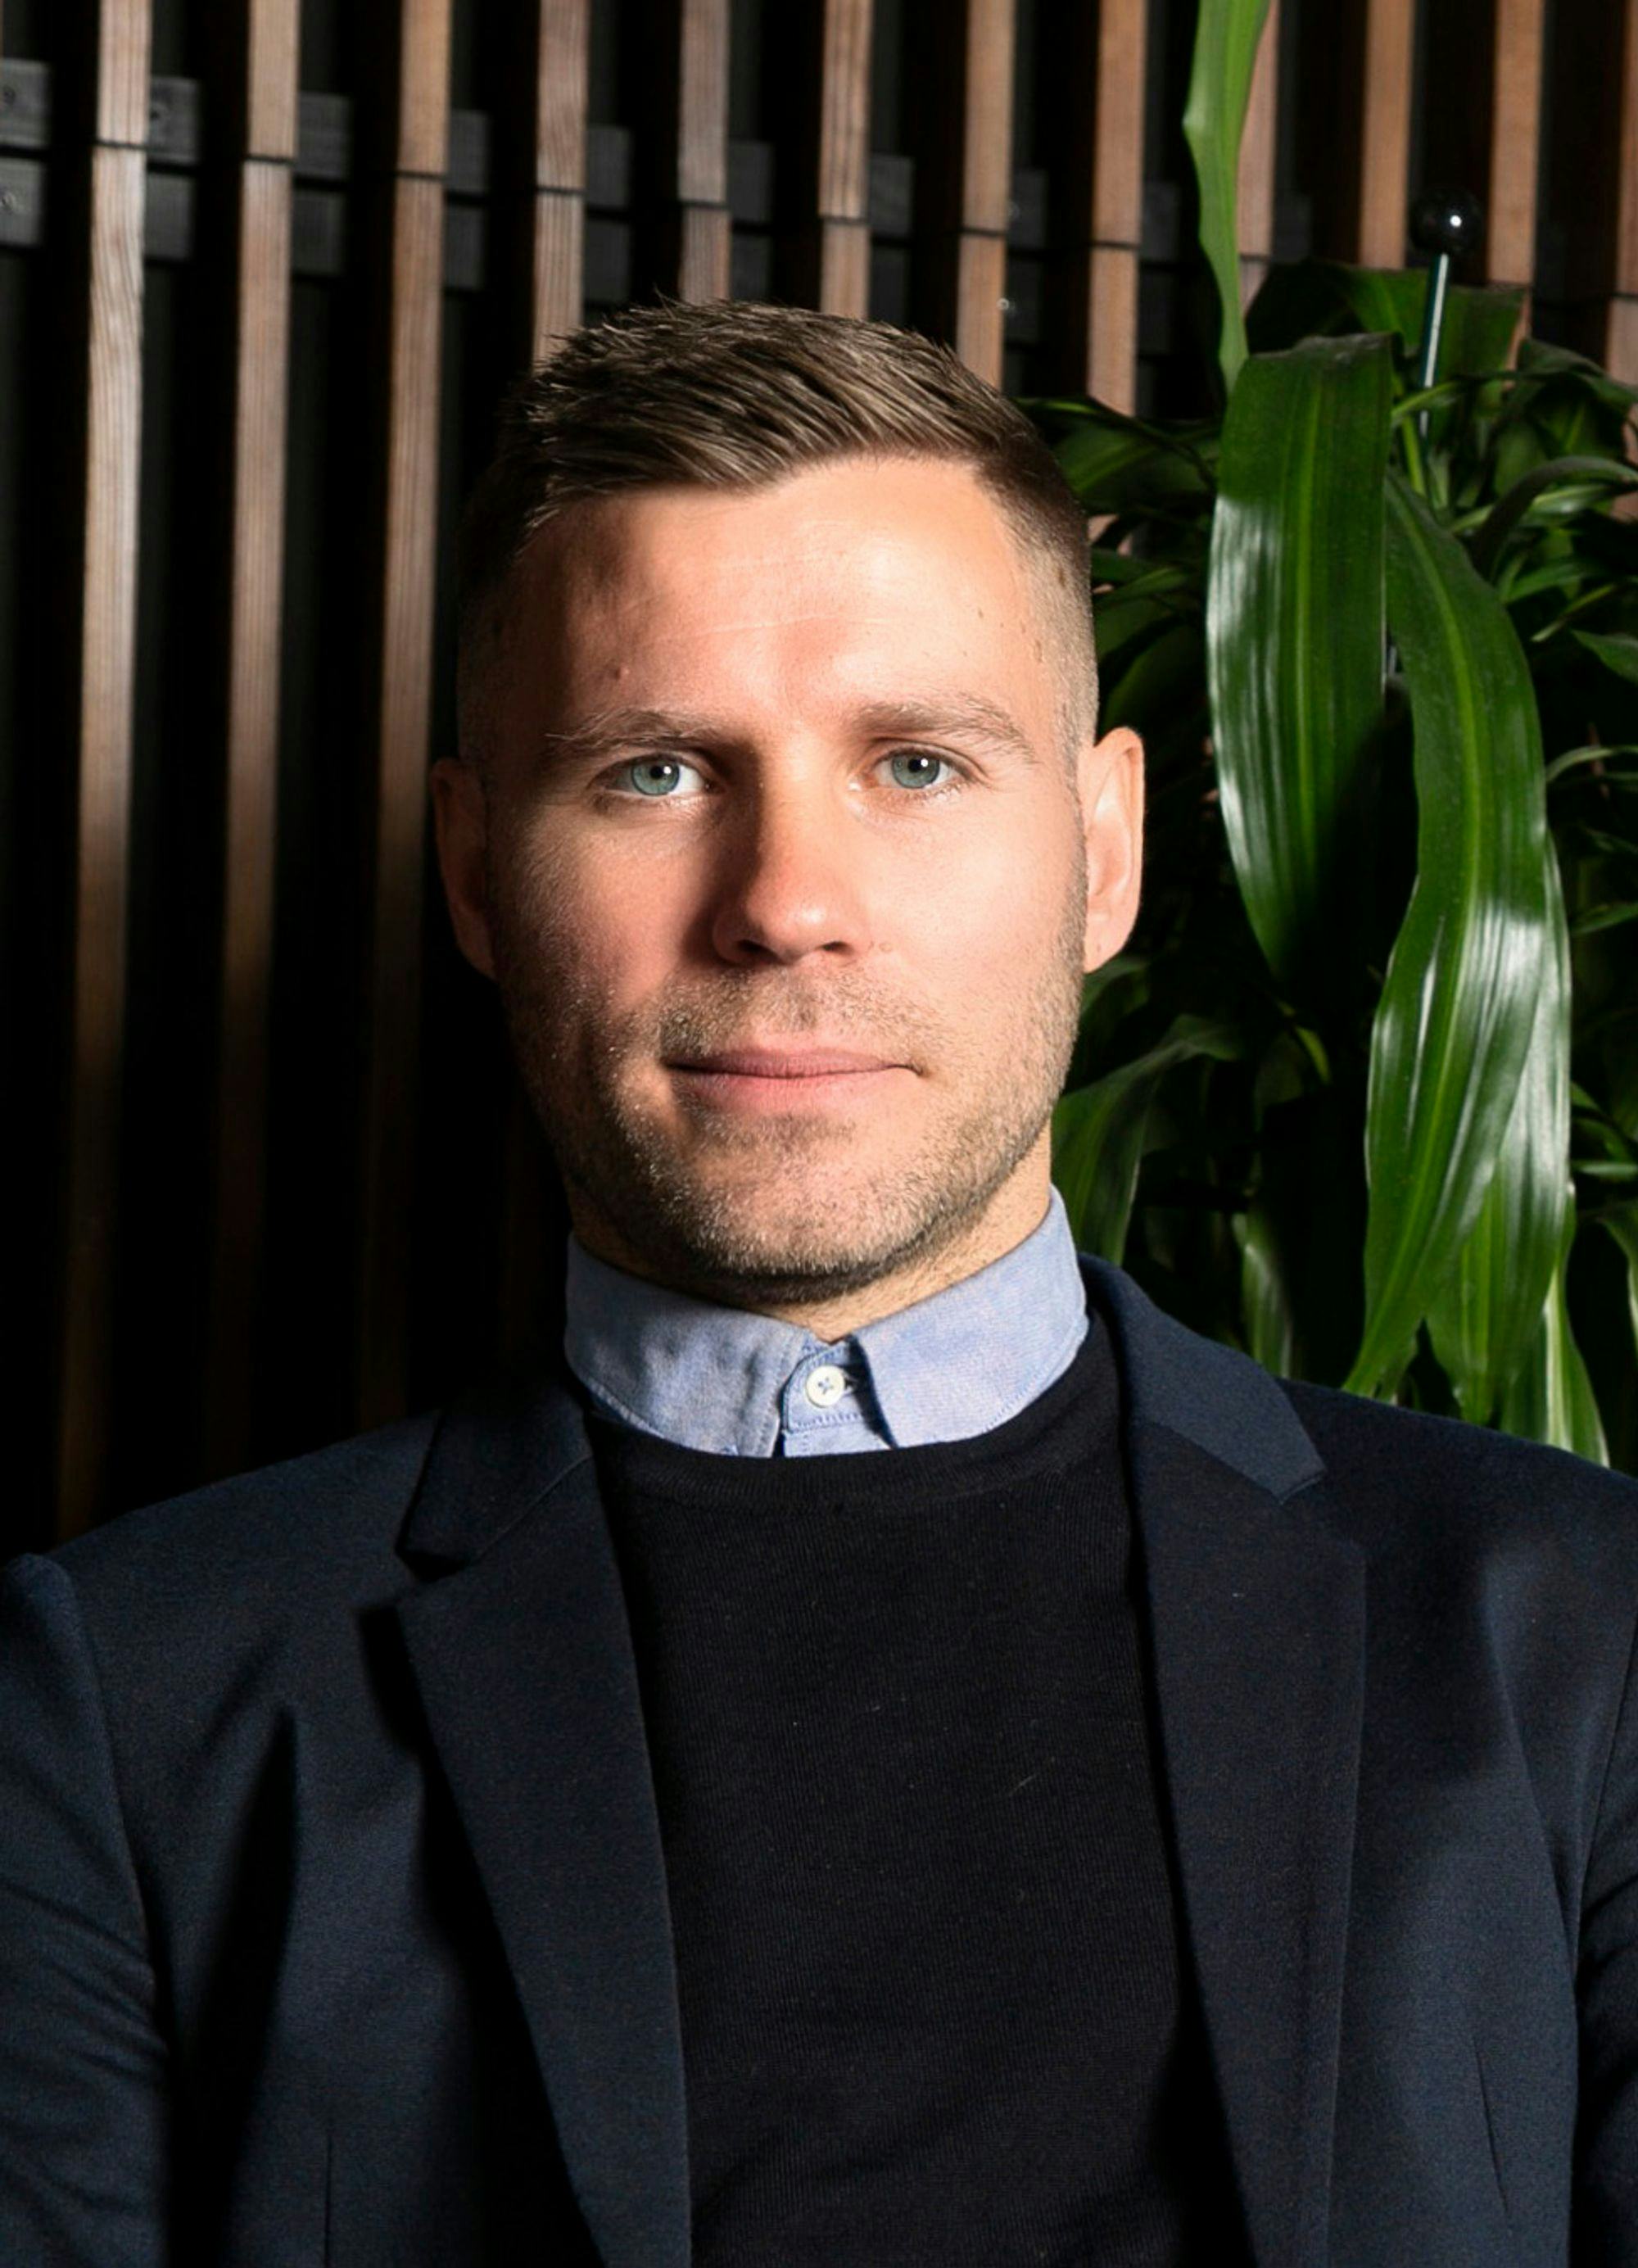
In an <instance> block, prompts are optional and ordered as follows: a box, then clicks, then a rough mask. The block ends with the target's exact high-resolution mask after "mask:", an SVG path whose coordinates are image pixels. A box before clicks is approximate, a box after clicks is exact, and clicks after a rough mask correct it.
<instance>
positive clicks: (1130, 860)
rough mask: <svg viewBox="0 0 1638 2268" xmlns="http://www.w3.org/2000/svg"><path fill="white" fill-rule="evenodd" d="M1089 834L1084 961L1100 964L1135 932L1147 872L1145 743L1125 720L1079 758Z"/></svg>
mask: <svg viewBox="0 0 1638 2268" xmlns="http://www.w3.org/2000/svg"><path fill="white" fill-rule="evenodd" d="M1076 781H1077V784H1078V787H1079V792H1080V801H1081V821H1082V826H1083V829H1084V832H1085V839H1086V949H1085V957H1084V961H1083V966H1084V967H1085V968H1086V969H1087V970H1088V971H1089V972H1090V971H1091V970H1092V969H1094V968H1102V966H1103V964H1104V962H1105V961H1113V958H1114V956H1115V954H1117V953H1119V952H1120V948H1121V946H1123V945H1124V944H1125V943H1126V941H1127V939H1128V937H1130V935H1131V934H1132V924H1133V923H1134V922H1135V920H1136V919H1137V900H1138V891H1139V888H1140V887H1141V885H1142V873H1143V743H1142V741H1141V740H1139V739H1138V737H1137V734H1136V733H1134V732H1132V731H1130V730H1129V729H1128V727H1127V726H1126V725H1118V726H1117V727H1116V728H1115V730H1114V731H1113V733H1105V735H1104V737H1103V739H1102V740H1096V741H1091V742H1089V743H1088V744H1087V746H1086V747H1083V749H1082V750H1081V753H1080V755H1079V757H1078V759H1077V760H1076Z"/></svg>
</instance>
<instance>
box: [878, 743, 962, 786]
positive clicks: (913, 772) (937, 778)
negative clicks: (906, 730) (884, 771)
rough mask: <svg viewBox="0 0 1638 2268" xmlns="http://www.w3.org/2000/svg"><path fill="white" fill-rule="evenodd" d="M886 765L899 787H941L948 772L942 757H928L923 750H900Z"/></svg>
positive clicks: (890, 757)
mask: <svg viewBox="0 0 1638 2268" xmlns="http://www.w3.org/2000/svg"><path fill="white" fill-rule="evenodd" d="M887 764H888V769H889V770H891V772H892V776H893V780H894V784H896V785H897V786H899V787H909V788H926V787H943V785H944V776H945V774H946V773H947V772H948V771H949V770H950V767H949V765H948V763H947V762H945V760H944V757H943V756H932V755H928V753H927V751H926V750H925V749H924V748H900V751H899V753H898V755H895V756H889V757H888V759H887Z"/></svg>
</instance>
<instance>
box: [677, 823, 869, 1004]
mask: <svg viewBox="0 0 1638 2268" xmlns="http://www.w3.org/2000/svg"><path fill="white" fill-rule="evenodd" d="M859 838H860V829H859V827H858V824H857V822H856V821H855V820H854V819H852V818H851V817H850V816H849V814H848V812H847V811H846V810H845V809H843V808H841V807H840V806H839V800H838V799H837V797H836V795H835V794H834V791H832V790H830V789H829V788H828V787H827V786H824V785H821V784H818V783H814V784H784V785H782V786H781V787H779V788H777V789H764V790H763V792H761V793H760V794H759V795H758V796H757V797H756V798H755V799H754V801H753V802H752V803H749V804H748V806H747V808H746V814H745V817H744V821H743V823H742V824H741V825H740V826H739V827H738V828H735V829H734V830H733V832H732V833H731V835H727V836H724V839H723V843H722V854H723V859H722V865H721V868H720V870H719V872H718V875H717V878H716V902H715V904H714V906H713V908H712V918H711V942H712V944H713V946H714V947H715V949H716V953H717V954H718V955H719V956H720V957H721V958H722V959H723V960H724V961H729V962H731V963H732V964H733V965H734V966H736V967H738V968H755V967H757V966H759V965H773V964H775V963H777V964H780V965H790V964H793V963H795V962H797V961H804V960H805V959H806V958H807V957H808V955H809V954H817V953H822V954H829V955H832V956H834V957H837V958H843V959H856V958H857V957H858V956H859V955H861V954H863V953H866V952H868V950H869V949H870V943H871V924H870V912H869V905H868V894H867V889H866V880H867V878H866V874H865V872H864V853H865V849H866V846H865V845H864V843H863V842H862V841H861V840H860V839H859Z"/></svg>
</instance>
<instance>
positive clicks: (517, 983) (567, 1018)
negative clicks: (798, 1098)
mask: <svg viewBox="0 0 1638 2268" xmlns="http://www.w3.org/2000/svg"><path fill="white" fill-rule="evenodd" d="M1077 847H1078V846H1077ZM496 879H497V880H498V879H499V878H498V877H497V878H496ZM1085 894H1086V880H1085V866H1084V863H1083V860H1079V859H1077V861H1076V869H1075V872H1074V873H1073V874H1072V876H1071V878H1070V886H1069V889H1068V890H1067V892H1066V895H1065V900H1064V903H1063V906H1062V908H1061V914H1060V918H1059V921H1058V923H1057V925H1056V928H1055V930H1054V936H1053V939H1052V950H1051V954H1050V955H1049V957H1048V958H1047V959H1046V960H1044V961H1041V962H1040V963H1039V964H1038V965H1037V967H1036V968H1035V969H1034V970H1033V972H1032V976H1031V981H1030V982H1029V983H1027V986H1026V987H1025V990H1023V991H1022V993H1021V994H1020V996H1019V1005H1018V1011H1017V1015H1016V1016H1015V1017H1013V1018H1011V1019H1010V1020H1009V1023H1008V1025H1007V1027H1005V1029H1004V1030H1003V1031H1000V1032H997V1031H995V1030H993V1029H988V1030H986V1031H984V1032H983V1033H981V1034H978V1035H973V1034H966V1035H964V1034H962V1033H961V1032H960V1031H959V1029H955V1028H952V1027H951V1026H950V1024H949V1023H948V1022H947V1020H944V1018H942V1017H940V1016H937V1015H936V1014H934V1013H930V1012H929V1010H928V1009H927V1008H926V1007H925V1005H923V1004H922V1003H920V1002H917V1001H914V1000H907V999H905V998H902V997H898V996H897V995H894V994H892V993H891V992H890V990H889V988H888V986H887V985H886V984H885V983H884V981H883V979H882V977H881V976H879V975H878V974H875V973H871V972H868V971H867V972H849V973H845V974H840V973H831V974H827V975H826V976H822V977H820V978H814V977H812V976H798V975H797V974H796V973H794V972H792V971H790V970H786V969H780V968H724V969H723V970H722V971H721V973H720V974H718V975H716V976H701V978H698V979H696V980H694V982H693V983H691V984H690V985H689V987H688V990H687V993H686V994H685V993H684V992H683V990H682V989H681V987H680V986H679V987H678V988H677V989H675V990H673V991H672V993H670V994H669V995H668V996H667V997H666V998H665V1000H664V1001H662V1002H660V1003H658V1004H657V1005H646V1006H644V1007H642V1008H639V1009H637V1010H635V1011H631V1012H628V1013H625V1014H623V1015H616V1014H613V1013H611V1012H610V1011H609V1010H608V1008H607V1006H606V1004H605V1003H604V1002H603V1000H602V999H601V998H600V997H599V991H598V988H597V986H596V984H595V983H594V982H593V981H592V980H591V977H590V976H588V973H587V971H586V969H585V968H584V961H582V960H581V959H580V957H579V956H578V955H577V953H576V950H575V941H574V937H573V934H572V931H570V930H569V929H568V928H567V927H564V926H562V925H559V924H555V923H554V922H553V921H552V919H551V917H550V911H549V907H548V905H547V903H546V902H545V900H546V895H547V894H546V893H545V892H543V891H537V892H531V893H525V894H520V895H521V896H522V899H523V902H518V903H514V902H511V901H510V898H509V895H508V894H507V893H506V892H505V890H504V889H497V890H495V891H494V892H493V893H492V895H491V909H492V916H491V918H492V936H493V939H494V943H495V948H496V953H495V960H496V981H497V983H498V987H499V990H500V995H501V1001H502V1005H503V1011H504V1013H505V1017H506V1022H507V1027H508V1030H509V1033H510V1038H511V1044H512V1049H513V1053H514V1055H515V1057H516V1059H517V1063H518V1071H519V1074H520V1076H521V1078H522V1079H523V1083H524V1087H525V1093H526V1094H527V1095H528V1097H529V1100H530V1102H531V1104H532V1105H533V1109H534V1111H535V1114H536V1116H537V1117H538V1118H539V1120H540V1125H541V1128H542V1130H543V1131H544V1133H545V1135H546V1138H547V1143H548V1145H550V1147H551V1150H552V1152H553V1154H554V1156H555V1160H556V1162H557V1166H558V1169H559V1171H560V1172H561V1174H562V1177H563V1181H564V1183H565V1186H566V1188H567V1189H568V1192H569V1201H570V1204H571V1208H572V1209H573V1211H574V1212H575V1214H576V1218H577V1221H578V1222H579V1223H580V1225H581V1227H582V1233H583V1234H586V1233H588V1231H589V1232H590V1235H589V1236H588V1241H592V1240H593V1239H595V1241H597V1242H598V1244H599V1246H601V1247H602V1248H604V1249H605V1256H610V1257H621V1256H623V1257H626V1258H627V1259H628V1260H631V1259H635V1260H636V1261H637V1262H638V1263H640V1265H641V1270H642V1272H643V1273H644V1274H646V1275H649V1276H650V1277H652V1278H654V1279H655V1280H657V1281H658V1282H661V1283H664V1284H666V1285H671V1286H672V1287H673V1288H676V1289H679V1290H685V1291H688V1292H693V1293H694V1294H695V1295H696V1296H698V1297H701V1298H705V1299H711V1300H718V1301H721V1302H722V1303H724V1304H725V1305H729V1306H735V1307H785V1306H797V1305H799V1304H802V1303H804V1302H818V1301H822V1300H833V1299H838V1298H847V1297H849V1296H852V1295H856V1294H857V1293H859V1292H863V1291H864V1290H866V1289H868V1288H869V1287H870V1285H874V1284H877V1283H879V1282H880V1281H882V1280H883V1279H884V1278H888V1277H892V1276H898V1275H900V1274H904V1275H907V1276H910V1275H914V1274H917V1273H919V1272H920V1271H921V1270H924V1269H928V1270H930V1269H933V1268H935V1267H936V1266H937V1261H938V1258H939V1256H940V1255H941V1254H942V1253H944V1252H945V1251H946V1249H947V1248H950V1247H951V1246H954V1245H957V1244H958V1243H959V1241H960V1240H962V1239H963V1238H964V1237H966V1236H971V1235H973V1234H975V1233H977V1232H978V1230H979V1229H980V1227H981V1223H982V1220H983V1218H984V1216H985V1214H986V1213H987V1211H988V1208H989V1206H990V1205H991V1204H992V1203H993V1201H994V1200H995V1197H997V1195H998V1194H999V1192H1000V1191H1001V1190H1002V1189H1003V1187H1004V1185H1005V1184H1006V1183H1007V1182H1008V1181H1009V1180H1010V1178H1011V1176H1012V1175H1013V1174H1014V1173H1015V1172H1016V1171H1017V1168H1018V1167H1019V1166H1020V1165H1021V1164H1022V1163H1023V1161H1024V1160H1025V1158H1026V1157H1027V1156H1028V1155H1029V1153H1030V1152H1031V1151H1032V1149H1033V1148H1034V1146H1035V1145H1036V1143H1037V1142H1038V1141H1039V1138H1040V1134H1041V1131H1042V1130H1043V1128H1044V1127H1045V1126H1046V1124H1047V1121H1048V1119H1049V1117H1050V1116H1051V1114H1052V1108H1053V1105H1054V1102H1055V1101H1056V1100H1057V1097H1058V1094H1059V1092H1060V1090H1061V1086H1062V1084H1063V1079H1064V1075H1065V1073H1066V1071H1067V1070H1068V1068H1069V1057H1070V1052H1071V1050H1072V1049H1073V1046H1074V1042H1075V1034H1076V1021H1077V1019H1078V1015H1079V1010H1080V999H1081V955H1082V931H1083V914H1084V906H1085ZM530 898H533V899H534V900H535V902H534V903H533V904H530V903H529V902H528V900H529V899H530ZM1016 973H1017V979H1018V981H1019V983H1020V984H1021V985H1022V984H1024V982H1025V976H1026V974H1027V972H1026V971H1025V970H1024V969H1023V968H1019V969H1018V970H1017V972H1016ZM757 1031H760V1032H768V1031H777V1032H779V1033H780V1034H782V1035H802V1034H806V1033H822V1034H823V1035H824V1036H825V1037H826V1039H830V1040H836V1041H840V1042H851V1043H852V1044H854V1045H856V1046H857V1047H859V1048H860V1049H866V1050H868V1051H869V1052H870V1053H872V1054H874V1055H878V1056H880V1057H883V1058H884V1059H885V1060H889V1061H892V1062H894V1063H900V1064H910V1065H912V1066H913V1067H914V1069H915V1071H916V1072H917V1073H918V1075H920V1076H921V1077H923V1078H927V1079H933V1080H935V1081H936V1082H937V1088H938V1089H940V1090H942V1097H941V1100H942V1102H943V1107H942V1108H935V1109H934V1110H933V1111H930V1112H929V1113H927V1114H926V1115H925V1116H924V1118H923V1121H922V1125H921V1126H920V1128H919V1129H918V1130H917V1132H916V1135H915V1137H914V1145H913V1146H912V1147H911V1148H910V1150H909V1152H908V1154H905V1153H903V1152H901V1151H899V1150H897V1149H895V1150H894V1151H893V1152H892V1154H882V1153H881V1152H880V1150H879V1149H878V1145H877V1144H876V1143H874V1142H872V1141H870V1138H869V1137H868V1135H867V1134H866V1133H865V1132H864V1131H863V1130H862V1129H861V1128H860V1127H859V1126H858V1124H857V1122H849V1121H848V1120H847V1119H845V1118H844V1117H843V1116H841V1114H839V1113H837V1112H836V1111H834V1109H833V1110H827V1111H825V1112H823V1113H820V1112H811V1113H804V1112H797V1111H790V1112H781V1113H780V1114H779V1115H778V1116H769V1117H748V1116H738V1115H737V1114H731V1113H728V1112H724V1111H721V1110H718V1109H714V1108H709V1106H702V1107H701V1108H692V1109H687V1129H688V1132H687V1139H686V1141H685V1142H684V1143H682V1144H679V1140H678V1138H677V1134H676V1131H675V1129H674V1127H672V1126H668V1125H667V1124H665V1123H661V1122H660V1121H659V1120H657V1118H656V1117H655V1116H652V1115H650V1112H649V1111H647V1110H645V1109H644V1108H642V1107H641V1105H640V1104H639V1103H637V1102H636V1101H634V1098H633V1096H632V1094H631V1092H630V1089H629V1086H628V1083H627V1081H626V1080H625V1079H624V1078H623V1077H622V1073H623V1071H625V1069H626V1067H627V1066H628V1065H629V1064H650V1065H651V1064H655V1063H657V1062H665V1061H676V1060H678V1059H679V1058H684V1059H686V1058H697V1057H702V1056H705V1055H708V1054H709V1053H711V1052H712V1051H713V1050H715V1049H723V1048H726V1047H729V1046H731V1045H734V1044H736V1043H740V1044H743V1042H744V1041H745V1039H746V1035H747V1034H748V1033H751V1032H757ZM686 1107H687V1106H686V1105H685V1108H686ZM599 1230H601V1231H602V1233H601V1234H599Z"/></svg>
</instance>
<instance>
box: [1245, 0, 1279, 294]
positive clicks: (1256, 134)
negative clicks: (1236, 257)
mask: <svg viewBox="0 0 1638 2268" xmlns="http://www.w3.org/2000/svg"><path fill="white" fill-rule="evenodd" d="M1279 99H1280V0H1269V7H1268V15H1267V21H1266V22H1265V24H1264V26H1263V35H1262V44H1261V45H1260V48H1258V50H1257V65H1256V69H1255V70H1253V72H1252V92H1251V100H1250V102H1249V104H1248V105H1247V107H1246V112H1245V135H1244V136H1243V137H1242V139H1241V142H1240V173H1239V197H1238V203H1239V229H1240V300H1241V304H1242V306H1250V305H1251V302H1252V299H1253V298H1255V297H1256V296H1257V292H1258V291H1259V289H1260V285H1261V284H1262V280H1263V278H1264V276H1267V273H1268V266H1269V262H1270V261H1272V259H1273V257H1274V157H1275V128H1276V124H1277V121H1278V113H1279Z"/></svg>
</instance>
